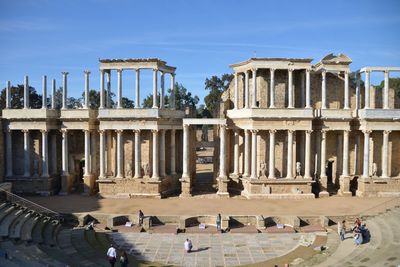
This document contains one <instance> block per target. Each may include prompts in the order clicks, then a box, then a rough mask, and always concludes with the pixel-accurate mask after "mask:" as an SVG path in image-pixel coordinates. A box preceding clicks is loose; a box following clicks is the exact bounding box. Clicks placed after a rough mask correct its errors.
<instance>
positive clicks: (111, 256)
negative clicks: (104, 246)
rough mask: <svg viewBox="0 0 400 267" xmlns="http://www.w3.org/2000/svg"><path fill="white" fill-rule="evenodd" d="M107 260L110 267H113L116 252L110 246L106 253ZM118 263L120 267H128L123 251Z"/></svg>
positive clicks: (126, 255) (115, 260)
mask: <svg viewBox="0 0 400 267" xmlns="http://www.w3.org/2000/svg"><path fill="white" fill-rule="evenodd" d="M107 259H108V262H109V263H110V265H111V267H114V266H115V263H116V262H117V250H116V249H115V248H114V246H113V245H112V244H111V246H110V248H109V249H108V251H107ZM119 263H120V266H121V267H128V263H129V262H128V254H127V253H126V252H125V251H122V253H121V256H120V257H119Z"/></svg>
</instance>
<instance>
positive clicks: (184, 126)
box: [182, 124, 190, 129]
mask: <svg viewBox="0 0 400 267" xmlns="http://www.w3.org/2000/svg"><path fill="white" fill-rule="evenodd" d="M189 126H190V125H189V124H183V125H182V127H183V128H184V129H189Z"/></svg>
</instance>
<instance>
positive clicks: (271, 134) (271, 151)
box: [268, 130, 276, 179]
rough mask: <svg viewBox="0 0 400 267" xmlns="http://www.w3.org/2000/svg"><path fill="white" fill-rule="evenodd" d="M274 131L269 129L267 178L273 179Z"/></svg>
mask: <svg viewBox="0 0 400 267" xmlns="http://www.w3.org/2000/svg"><path fill="white" fill-rule="evenodd" d="M275 133H276V130H269V175H268V178H270V179H275V178H276V177H275Z"/></svg>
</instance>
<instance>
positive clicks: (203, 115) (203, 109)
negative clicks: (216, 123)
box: [196, 104, 212, 118]
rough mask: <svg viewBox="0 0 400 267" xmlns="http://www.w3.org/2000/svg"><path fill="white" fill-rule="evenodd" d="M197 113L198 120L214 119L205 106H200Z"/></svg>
mask: <svg viewBox="0 0 400 267" xmlns="http://www.w3.org/2000/svg"><path fill="white" fill-rule="evenodd" d="M196 113H197V118H212V114H211V112H210V111H209V110H208V109H207V107H206V106H205V105H203V104H201V105H200V106H199V108H198V109H197V110H196Z"/></svg>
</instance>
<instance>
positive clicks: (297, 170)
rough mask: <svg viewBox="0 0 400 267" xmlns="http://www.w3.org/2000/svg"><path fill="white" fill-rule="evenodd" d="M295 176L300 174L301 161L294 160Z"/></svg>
mask: <svg viewBox="0 0 400 267" xmlns="http://www.w3.org/2000/svg"><path fill="white" fill-rule="evenodd" d="M296 176H301V163H300V162H299V161H298V162H296Z"/></svg>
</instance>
